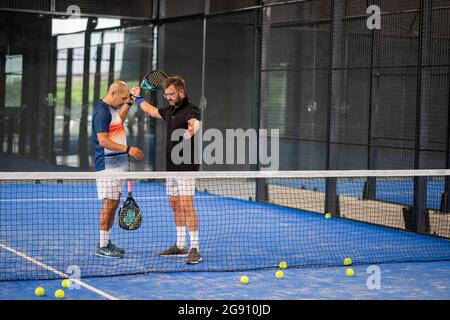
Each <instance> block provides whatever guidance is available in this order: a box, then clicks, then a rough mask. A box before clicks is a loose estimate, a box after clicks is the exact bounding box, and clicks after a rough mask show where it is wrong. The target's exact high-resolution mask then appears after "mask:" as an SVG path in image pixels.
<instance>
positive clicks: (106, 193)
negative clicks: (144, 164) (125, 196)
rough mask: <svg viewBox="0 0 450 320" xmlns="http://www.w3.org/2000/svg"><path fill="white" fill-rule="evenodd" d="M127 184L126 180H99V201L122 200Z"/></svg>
mask: <svg viewBox="0 0 450 320" xmlns="http://www.w3.org/2000/svg"><path fill="white" fill-rule="evenodd" d="M125 182H126V180H124V179H97V195H98V199H111V200H118V199H120V195H121V194H122V191H123V189H124V187H125Z"/></svg>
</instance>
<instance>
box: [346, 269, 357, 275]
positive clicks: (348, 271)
mask: <svg viewBox="0 0 450 320" xmlns="http://www.w3.org/2000/svg"><path fill="white" fill-rule="evenodd" d="M345 275H346V276H347V277H353V276H354V275H355V272H354V271H353V269H352V268H348V269H347V270H345Z"/></svg>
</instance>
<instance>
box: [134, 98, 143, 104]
mask: <svg viewBox="0 0 450 320" xmlns="http://www.w3.org/2000/svg"><path fill="white" fill-rule="evenodd" d="M135 101H136V103H137V105H140V104H141V103H142V102H144V98H142V97H137V98H136V100H135Z"/></svg>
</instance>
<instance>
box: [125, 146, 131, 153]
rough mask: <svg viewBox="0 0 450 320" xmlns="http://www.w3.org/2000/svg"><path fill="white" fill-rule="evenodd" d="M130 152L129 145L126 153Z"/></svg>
mask: <svg viewBox="0 0 450 320" xmlns="http://www.w3.org/2000/svg"><path fill="white" fill-rule="evenodd" d="M128 152H130V146H127V151H126V153H127V154H128Z"/></svg>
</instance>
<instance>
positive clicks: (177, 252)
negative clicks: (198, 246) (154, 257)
mask: <svg viewBox="0 0 450 320" xmlns="http://www.w3.org/2000/svg"><path fill="white" fill-rule="evenodd" d="M187 253H188V252H187V249H186V248H178V247H177V245H176V244H174V245H173V246H171V247H170V248H169V249H166V250H164V251H161V252H160V253H159V255H160V256H185V255H187Z"/></svg>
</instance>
